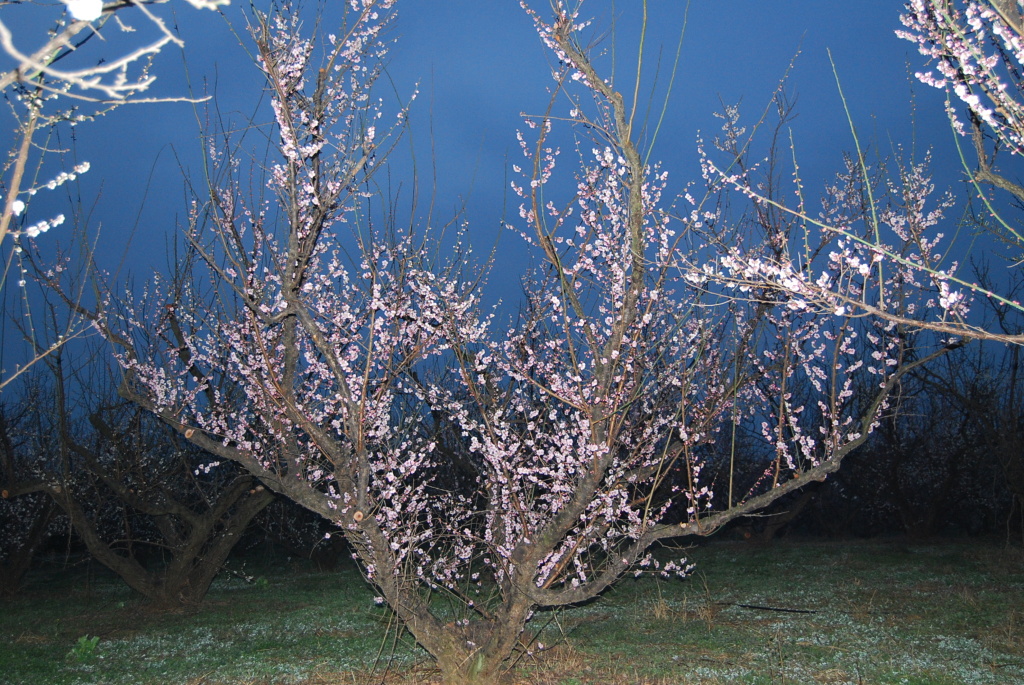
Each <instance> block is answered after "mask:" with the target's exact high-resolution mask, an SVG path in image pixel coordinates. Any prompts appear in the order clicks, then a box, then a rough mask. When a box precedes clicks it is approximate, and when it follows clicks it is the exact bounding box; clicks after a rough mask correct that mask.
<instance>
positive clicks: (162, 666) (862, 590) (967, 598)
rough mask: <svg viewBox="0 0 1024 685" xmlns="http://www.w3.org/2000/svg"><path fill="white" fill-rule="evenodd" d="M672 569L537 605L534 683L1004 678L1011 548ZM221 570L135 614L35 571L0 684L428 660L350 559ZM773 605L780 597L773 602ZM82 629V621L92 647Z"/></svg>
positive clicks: (404, 664)
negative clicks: (542, 608) (180, 608)
mask: <svg viewBox="0 0 1024 685" xmlns="http://www.w3.org/2000/svg"><path fill="white" fill-rule="evenodd" d="M688 556H689V558H690V560H691V561H692V562H695V563H696V564H697V570H696V572H695V574H694V575H693V576H691V577H690V578H689V579H687V580H685V581H679V580H660V579H655V578H641V579H632V578H629V579H625V580H623V582H621V583H620V584H619V585H617V586H616V587H614V588H613V589H612V590H611V591H609V592H607V593H606V594H605V595H604V596H602V597H601V598H599V599H598V600H596V601H594V602H590V603H588V604H587V605H585V606H579V607H573V608H568V609H563V610H559V611H554V612H539V613H538V615H537V616H536V617H535V619H534V621H533V623H532V624H531V626H530V627H531V629H532V630H534V631H538V635H537V640H538V641H539V642H542V643H544V644H545V649H544V650H542V651H540V653H539V654H536V655H535V656H533V657H530V658H529V659H524V660H522V661H521V662H520V663H519V664H518V665H517V666H516V669H515V671H514V672H513V673H512V674H511V680H512V681H513V682H522V683H543V684H544V685H584V684H588V685H589V684H595V685H596V684H598V683H600V684H602V685H603V684H622V685H626V684H640V683H650V684H652V685H667V684H669V683H672V684H675V683H704V684H708V685H711V684H719V683H720V684H723V685H724V684H726V683H751V684H761V683H764V684H768V683H772V684H775V683H779V684H782V683H821V684H829V685H839V684H840V683H857V684H860V683H867V684H879V685H883V684H889V683H892V684H894V685H895V684H902V683H906V684H908V685H925V684H928V685H945V684H948V685H963V684H968V683H992V684H998V685H1004V684H1009V683H1024V554H1022V553H1021V551H1020V550H1014V549H1009V550H1008V549H1004V548H1003V547H1001V546H999V545H991V544H984V543H978V542H975V543H967V542H947V543H935V544H911V543H906V542H901V541H871V542H842V543H839V542H808V541H798V542H793V543H790V542H784V543H779V544H776V545H772V546H767V547H757V546H752V545H749V544H747V543H732V542H712V543H711V544H707V545H704V546H701V547H697V548H695V549H692V550H689V551H688ZM257 573H259V574H260V577H261V578H262V579H264V580H261V581H260V582H258V583H255V584H246V583H244V582H242V581H241V580H239V579H237V578H236V577H233V576H228V575H224V576H222V577H221V578H220V579H219V580H218V582H217V583H216V584H215V586H214V588H213V590H212V591H211V593H210V596H209V598H208V601H207V603H206V604H205V605H204V607H203V610H202V611H201V612H200V613H199V614H196V615H187V614H167V613H154V612H151V611H148V610H147V608H146V606H145V605H144V604H142V603H140V602H139V601H138V600H136V599H135V598H134V597H133V596H132V595H131V593H130V592H129V591H128V590H127V589H125V588H124V587H123V586H122V585H121V584H120V583H119V582H118V581H117V580H116V579H114V578H110V577H108V576H106V575H104V574H100V573H97V572H92V574H91V575H89V574H83V573H78V574H68V573H63V574H56V573H49V574H38V575H37V576H36V577H34V578H33V581H32V582H31V583H30V585H29V586H28V587H27V588H26V590H25V592H24V593H23V595H22V596H21V597H20V598H18V599H16V600H14V601H12V602H9V603H7V604H6V605H3V606H2V607H0V645H2V647H0V682H3V683H11V684H12V685H13V684H22V683H23V684H25V685H37V684H38V685H42V684H44V683H45V684H46V685H51V684H64V683H66V684H68V685H71V684H79V683H81V684H85V683H102V684H104V685H106V684H109V685H115V684H120V683H125V684H131V685H136V684H148V683H153V684H157V683H159V684H161V685H163V684H173V683H181V684H183V685H216V684H228V683H230V684H232V685H235V684H246V685H257V684H258V685H263V684H270V683H274V684H276V683H296V684H302V685H327V684H328V683H331V684H341V683H352V684H354V685H363V684H364V683H387V684H388V685H391V684H399V683H400V684H403V685H405V684H414V683H415V684H418V683H430V682H434V681H436V679H437V674H436V672H435V671H434V670H433V669H432V667H431V666H430V662H429V660H428V659H427V658H426V657H425V655H424V654H423V653H422V651H420V650H419V649H418V648H417V647H416V646H415V645H414V644H413V643H412V642H411V640H410V639H409V638H408V636H407V635H401V634H400V633H399V631H397V630H395V627H394V626H393V624H391V623H390V620H389V612H388V611H387V610H385V609H383V608H381V607H378V606H376V605H375V604H374V602H373V592H372V591H371V590H370V589H369V588H368V587H366V585H365V583H363V581H362V579H361V578H360V577H359V574H358V573H357V572H356V571H355V570H351V569H350V570H347V571H341V572H336V573H331V574H327V573H317V572H314V571H312V570H311V569H310V568H309V567H307V566H305V565H302V564H294V563H293V564H290V565H286V564H282V565H280V566H277V567H274V566H267V567H265V568H261V569H258V570H257ZM784 610H788V611H784ZM83 636H90V637H99V641H98V642H97V643H96V645H95V648H94V649H85V648H82V647H80V646H79V645H80V638H82V637H83Z"/></svg>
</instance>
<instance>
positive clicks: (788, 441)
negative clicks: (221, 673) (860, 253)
mask: <svg viewBox="0 0 1024 685" xmlns="http://www.w3.org/2000/svg"><path fill="white" fill-rule="evenodd" d="M394 4H395V0H352V2H350V3H348V4H347V9H348V11H347V14H346V23H345V25H344V26H343V28H342V30H340V31H339V32H338V33H337V34H330V35H328V36H313V37H307V36H305V35H304V34H303V26H302V24H301V22H300V20H299V19H298V18H297V16H296V15H294V14H292V13H290V12H286V11H281V12H277V13H273V14H271V15H262V14H259V13H257V14H255V15H254V22H253V31H252V35H253V39H254V42H255V44H256V53H257V55H258V66H259V68H260V69H261V70H262V72H263V73H264V74H265V76H266V81H267V86H268V89H269V90H270V92H271V95H272V107H273V112H274V121H275V123H274V127H273V133H272V135H273V139H274V140H275V141H276V149H275V154H274V156H273V157H272V158H271V159H269V160H267V162H265V163H263V164H252V165H250V164H247V163H245V161H244V159H243V156H242V155H241V154H240V153H239V152H238V151H239V150H240V149H242V148H241V146H240V144H239V143H240V141H238V140H237V139H235V138H232V136H231V135H229V134H224V135H223V137H222V138H221V142H220V144H219V145H214V146H212V149H211V154H210V159H209V169H210V172H209V175H208V178H209V179H210V183H209V187H208V189H207V190H206V194H205V195H204V196H197V197H196V198H195V202H194V203H193V206H192V210H191V214H190V225H189V228H188V231H187V238H188V241H189V245H190V251H189V255H188V257H187V258H186V259H185V260H184V261H183V262H182V264H181V266H180V268H179V271H178V272H177V273H176V274H174V275H173V276H171V277H170V278H163V279H158V280H156V281H155V282H154V284H153V285H152V286H151V288H150V290H149V291H148V293H146V294H145V296H143V297H140V298H138V299H132V298H126V299H122V300H121V301H116V300H114V299H113V298H107V299H106V300H105V301H104V302H103V305H102V307H101V308H100V310H99V311H97V312H94V313H93V314H92V316H93V317H94V320H95V322H96V325H97V326H98V327H99V329H100V330H101V331H102V333H103V334H104V335H105V336H106V337H107V339H108V340H110V341H111V342H112V343H114V345H115V346H116V348H117V349H118V353H119V355H120V361H121V364H122V366H123V368H124V371H125V381H124V384H123V386H122V389H121V392H122V394H123V395H125V396H126V397H128V398H130V399H132V400H134V401H135V402H137V403H139V404H140V405H142V406H144V407H146V408H147V409H149V410H151V411H153V412H154V413H156V414H157V415H159V416H160V417H161V418H163V419H164V421H166V422H167V423H168V424H169V425H171V426H173V427H174V428H176V429H177V430H178V431H180V432H181V434H182V435H184V436H185V437H186V438H187V439H189V440H191V441H192V442H194V443H195V444H196V445H198V446H199V447H201V448H203V449H205V450H207V451H208V452H210V453H211V454H214V455H216V458H217V459H221V460H230V461H233V462H236V463H238V464H241V465H243V466H244V467H245V468H246V469H248V470H249V471H250V472H251V473H252V474H254V475H256V476H258V477H259V478H260V479H261V480H262V481H263V482H264V483H265V484H266V485H267V486H268V487H269V488H271V489H272V490H274V491H276V492H279V493H282V494H284V495H285V496H287V497H289V498H291V499H293V500H295V501H296V502H298V503H300V504H302V505H303V506H305V507H306V508H308V509H310V510H311V511H314V512H317V513H319V514H321V515H322V516H324V517H325V518H327V519H329V520H331V521H333V522H334V523H335V524H336V525H337V527H338V532H339V534H342V535H345V536H346V538H347V540H348V542H349V543H350V545H351V546H352V549H353V550H354V553H355V556H356V558H357V559H358V561H359V562H360V564H361V566H362V568H363V569H364V572H365V574H366V576H367V578H368V580H369V581H370V582H371V583H373V584H374V586H375V587H376V588H377V589H378V591H379V593H380V601H381V602H384V603H386V604H387V605H389V606H390V607H391V609H392V610H393V611H394V612H395V613H396V614H397V615H398V616H399V618H400V619H401V620H402V621H403V623H404V625H405V627H406V628H407V629H408V630H409V631H410V633H411V634H412V635H413V636H414V637H415V639H416V640H417V641H418V642H419V643H420V644H421V645H422V646H423V647H424V648H425V649H426V650H427V651H428V652H429V653H430V654H431V655H432V656H433V657H434V658H435V659H436V661H437V664H438V666H439V668H440V669H441V671H442V672H443V674H444V677H445V679H446V680H447V681H448V682H453V683H462V682H481V683H486V682H493V681H495V680H496V679H497V678H499V677H500V675H501V673H502V670H503V669H505V668H506V667H507V663H508V660H509V658H510V657H512V656H513V655H514V654H516V653H517V652H532V651H534V650H536V649H541V648H542V645H540V644H539V643H536V642H534V641H533V638H531V637H530V636H529V635H528V633H527V632H526V627H527V624H528V622H529V620H530V619H531V617H532V616H533V614H534V612H536V611H538V610H542V609H546V608H550V607H557V606H562V605H566V604H572V603H576V602H580V601H583V600H586V599H588V598H592V597H594V596H596V595H597V594H599V593H600V592H602V591H603V590H604V589H606V588H607V587H608V586H609V585H611V584H612V583H613V582H615V581H616V580H617V579H618V578H620V577H621V576H622V575H623V574H625V573H627V572H643V571H644V570H645V569H650V570H656V571H659V572H662V573H666V574H675V573H678V574H685V573H686V570H687V566H686V564H685V561H682V560H670V561H664V560H662V559H659V558H656V557H655V556H654V555H653V554H652V553H651V551H650V550H651V548H652V545H654V543H656V542H657V541H659V540H662V539H666V538H671V537H677V536H680V535H708V534H710V533H712V532H714V531H715V530H717V529H718V528H720V527H721V526H722V525H724V524H725V523H727V522H728V521H730V520H732V519H735V518H737V517H740V516H743V515H746V514H749V513H751V512H754V511H756V510H758V509H759V508H762V507H764V506H766V505H768V504H770V503H771V502H772V501H774V500H776V499H777V498H779V497H782V496H784V495H785V494H786V493H789V492H792V491H793V490H795V489H797V488H799V487H801V486H802V485H803V484H804V483H806V482H809V481H812V480H816V479H822V478H825V477H826V476H827V475H828V474H829V473H831V472H833V471H835V469H837V468H838V467H839V464H840V462H841V460H842V458H843V457H844V456H845V455H846V454H848V453H849V452H850V451H851V450H852V449H854V448H855V447H856V446H857V445H859V444H861V443H862V442H863V440H864V439H865V438H866V436H867V434H868V432H869V431H870V429H871V427H872V425H873V424H874V422H875V421H876V419H877V416H878V413H879V412H880V411H881V409H882V407H883V406H884V404H885V399H886V396H887V394H888V393H889V391H890V390H891V389H892V387H893V386H894V384H895V383H896V382H897V381H898V379H899V377H900V375H901V374H903V373H905V372H906V371H907V370H908V369H909V368H912V367H913V366H914V365H916V364H919V363H922V362H923V361H924V360H926V359H928V358H929V357H927V356H925V355H923V354H921V355H918V356H913V355H911V354H910V351H909V350H908V349H906V345H905V342H904V341H903V340H902V339H901V338H900V337H899V336H898V335H896V329H895V326H893V325H888V324H878V325H874V324H870V323H864V322H861V321H858V320H855V319H852V318H850V317H849V316H848V315H846V314H845V313H844V312H831V313H830V316H829V317H819V316H817V315H816V313H815V312H814V311H812V310H810V309H808V308H807V307H804V306H802V305H801V303H800V301H799V299H798V298H792V297H789V296H788V295H786V294H785V293H782V294H780V293H778V292H776V291H774V290H771V289H764V288H757V287H752V288H751V287H746V286H743V287H741V288H735V289H730V288H729V287H728V285H729V283H728V282H726V283H724V284H723V283H722V282H721V281H720V279H719V277H718V276H719V274H718V272H717V271H716V269H715V268H710V269H703V268H701V265H702V264H704V263H709V260H711V262H713V261H714V260H715V258H716V255H717V249H718V247H717V246H718V245H719V244H724V243H726V242H729V241H737V240H742V241H745V242H749V241H752V240H755V239H756V238H755V236H754V235H746V233H745V232H744V228H745V225H744V224H743V223H742V222H737V223H736V224H735V225H733V224H731V223H730V222H729V220H728V217H727V216H726V215H725V214H724V213H723V212H722V211H720V210H719V209H718V208H717V207H716V206H715V204H714V197H713V196H711V195H708V196H706V197H704V199H703V200H698V199H695V198H693V197H692V196H691V195H690V194H689V193H685V194H683V195H682V196H681V197H680V198H678V199H676V200H671V199H668V198H667V196H666V194H667V188H668V182H669V181H668V176H667V173H666V172H665V171H664V170H663V169H661V168H660V167H659V166H658V165H651V164H649V163H648V162H647V161H646V159H645V157H646V153H645V152H643V151H641V149H640V147H639V145H638V143H637V141H638V140H641V139H642V138H643V131H642V130H641V128H640V125H639V124H638V123H637V122H636V121H635V119H634V116H635V112H636V109H637V103H636V101H635V98H634V100H633V101H632V102H630V101H628V100H627V99H626V98H625V97H624V96H623V95H622V94H621V93H620V92H619V91H618V90H617V89H616V87H615V85H614V84H613V83H610V82H608V81H606V80H604V79H603V78H602V77H601V76H600V74H599V72H598V70H597V67H595V64H594V62H593V61H592V60H591V57H590V53H589V51H588V50H587V49H585V48H583V47H581V43H580V40H581V36H582V33H583V32H584V29H585V26H586V24H585V22H582V21H581V20H580V19H579V16H578V12H579V7H577V8H576V9H575V10H569V9H567V7H566V6H565V5H564V4H563V3H561V2H556V3H554V4H553V5H552V12H553V16H552V17H551V18H550V19H546V18H545V17H544V16H542V15H541V14H540V13H538V12H536V11H534V10H533V9H531V8H529V6H528V5H527V4H526V3H524V9H525V10H526V11H527V13H528V14H529V16H530V17H531V18H532V20H533V21H534V23H535V25H536V28H537V31H538V33H539V35H540V37H541V39H542V41H543V43H544V44H545V46H546V47H547V49H548V50H550V51H551V52H552V53H553V55H554V56H555V57H556V59H557V63H558V64H559V65H560V66H559V67H558V68H557V69H556V71H555V73H554V77H555V86H556V87H555V89H554V96H553V98H552V101H551V105H550V107H549V109H548V111H547V112H546V113H544V114H541V115H537V116H532V117H528V118H527V120H526V124H527V128H526V130H525V132H523V133H520V135H519V140H520V143H521V148H522V153H523V155H524V160H525V161H524V163H523V164H521V165H517V166H516V168H515V170H516V172H517V173H518V174H520V175H521V179H520V180H517V181H516V182H515V183H514V189H515V192H516V193H518V195H519V196H520V198H521V200H522V206H521V210H520V218H519V220H517V221H516V222H514V223H512V224H510V228H512V229H514V230H516V231H518V232H519V233H521V235H522V236H523V238H524V239H525V240H526V241H528V242H529V243H530V244H531V245H532V246H533V247H534V248H535V249H536V250H537V251H538V254H539V255H541V257H542V261H543V264H542V265H541V267H539V268H538V269H537V270H536V271H535V272H534V273H532V274H531V275H530V276H529V277H528V278H527V281H526V302H525V305H524V308H523V314H522V316H521V317H520V318H519V320H518V321H517V322H516V323H512V324H509V325H507V326H506V325H499V323H498V322H499V321H500V319H499V317H498V315H497V314H493V313H492V314H487V313H485V311H484V309H483V305H482V303H481V301H480V295H479V293H478V292H477V291H476V290H475V288H474V287H473V283H474V282H475V281H474V279H471V278H466V277H465V275H464V274H465V271H466V268H467V267H466V266H465V265H464V264H461V263H460V260H461V259H462V257H463V252H462V250H463V249H464V248H463V247H462V246H461V243H460V244H459V245H457V246H456V249H455V251H454V255H453V256H452V257H451V258H450V259H449V260H448V261H445V260H443V259H440V258H439V257H438V256H437V254H436V253H437V251H438V250H437V249H436V248H435V249H430V244H431V243H430V235H429V233H428V234H426V235H424V233H423V232H416V231H412V230H410V231H406V232H403V231H398V230H396V229H395V228H394V226H395V225H396V222H395V221H394V217H390V218H389V217H385V222H384V224H383V225H384V227H385V228H383V229H380V228H377V227H376V225H375V224H376V222H377V221H378V220H379V219H380V217H379V215H377V214H375V213H374V207H376V203H375V202H374V200H375V197H376V196H375V195H374V192H373V190H372V188H373V187H374V186H373V185H372V183H371V182H370V179H371V177H372V174H373V173H374V171H375V170H376V169H378V168H379V167H380V166H381V164H382V162H383V157H384V154H385V153H386V151H387V150H388V148H389V146H390V145H391V142H390V141H391V140H393V137H392V135H393V133H394V130H395V127H396V126H399V125H400V124H401V121H402V120H403V119H404V112H403V111H400V112H399V113H398V123H391V121H389V118H388V117H385V115H384V113H383V105H382V104H381V102H380V101H379V100H375V99H374V98H373V97H372V95H371V87H372V86H373V84H374V81H375V79H376V78H377V76H378V74H379V68H380V66H379V65H380V59H381V58H382V57H383V56H384V54H385V52H386V42H385V41H384V40H383V38H382V31H383V30H384V29H385V27H386V26H387V24H388V22H389V21H390V20H391V17H392V16H393V6H394ZM559 122H566V123H559ZM560 127H565V128H566V129H567V130H571V131H574V132H575V134H576V135H577V136H578V137H577V138H576V140H577V153H578V156H579V160H578V165H577V164H576V163H573V164H572V165H571V166H572V172H571V173H570V174H568V176H569V177H570V178H571V179H572V180H571V182H570V183H569V185H568V187H567V186H566V183H565V182H564V181H563V180H562V176H563V175H562V174H561V169H562V163H561V162H560V160H561V153H560V149H559V143H558V140H559V135H560V134H559V130H560ZM569 140H571V138H570V139H569ZM264 187H265V188H268V189H269V191H270V193H269V195H266V194H265V193H264V192H263V190H262V189H263V188H264ZM253 189H255V190H253ZM556 198H557V199H556ZM382 204H383V205H384V206H389V205H388V204H387V203H382ZM680 206H685V210H680ZM758 249H759V250H760V251H761V254H764V255H766V256H771V255H775V256H776V257H778V256H779V255H780V254H781V253H780V251H779V246H778V244H775V243H771V242H769V243H766V244H765V245H763V246H761V247H759V248H758ZM851 287H852V286H851ZM861 339H870V340H871V344H872V345H873V350H874V354H873V355H869V356H868V358H867V359H863V358H862V356H861V354H860V349H861V348H860V340H861ZM941 353H942V350H939V351H937V352H935V353H934V354H941ZM438 367H447V368H448V369H449V372H448V373H447V374H441V375H436V374H434V373H433V370H435V369H437V368H438ZM858 375H866V376H867V377H868V378H870V379H871V383H872V387H873V389H874V392H873V395H872V399H871V402H870V403H869V406H868V407H867V408H866V409H864V410H863V411H859V412H856V413H855V412H854V411H853V409H852V407H853V405H852V403H851V401H850V400H851V397H852V395H853V387H854V382H855V379H856V378H857V376H858ZM796 385H800V386H801V387H808V388H812V389H813V395H812V401H813V405H807V404H804V403H798V402H796V401H795V396H794V395H793V393H792V388H793V387H795V386H796ZM738 423H749V424H753V425H756V426H758V430H759V431H760V433H761V436H762V438H763V439H764V440H765V441H767V443H768V444H769V445H770V452H771V454H772V455H773V456H772V458H771V459H769V460H767V461H766V462H765V464H764V473H763V475H762V477H761V478H760V479H759V480H758V481H757V482H756V483H755V484H754V485H753V487H751V488H743V489H742V490H741V489H740V488H738V487H737V488H736V489H735V490H734V489H733V487H732V483H731V481H730V482H728V483H726V482H715V481H714V479H713V476H712V475H711V474H710V470H708V469H706V468H705V467H706V466H707V455H708V454H709V452H708V451H706V450H704V449H703V448H704V447H705V446H707V445H708V444H710V443H711V442H713V441H714V440H716V439H726V438H727V436H728V429H729V426H735V425H737V424H738ZM723 428H724V429H725V430H723ZM209 468H211V469H215V468H218V465H217V464H216V463H213V464H210V465H209ZM453 474H454V475H453ZM716 488H720V489H725V490H726V491H727V493H726V505H725V506H720V507H717V508H715V507H712V506H711V503H712V500H713V496H714V492H715V489H716ZM438 597H443V598H447V599H448V600H449V601H440V600H439V599H438ZM452 606H454V607H455V610H454V612H453V610H452Z"/></svg>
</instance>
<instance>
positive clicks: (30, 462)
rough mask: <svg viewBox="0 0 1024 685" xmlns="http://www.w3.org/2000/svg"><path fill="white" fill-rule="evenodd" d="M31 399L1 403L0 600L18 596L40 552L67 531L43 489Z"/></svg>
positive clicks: (29, 396)
mask: <svg viewBox="0 0 1024 685" xmlns="http://www.w3.org/2000/svg"><path fill="white" fill-rule="evenodd" d="M31 399H32V397H31V395H27V396H26V398H23V400H22V401H18V402H13V401H9V402H5V403H3V404H2V405H0V598H10V597H14V596H16V595H17V592H18V590H19V589H20V588H21V585H22V582H23V580H24V578H25V575H26V574H27V573H28V571H29V569H30V568H31V567H32V563H33V561H34V559H35V557H36V554H37V553H38V552H40V551H41V550H42V549H44V548H45V547H46V545H47V543H48V542H50V541H51V540H52V539H53V538H54V537H55V536H57V535H59V534H60V533H61V532H66V531H67V520H66V518H65V517H64V516H62V515H61V513H60V510H59V508H58V507H57V506H56V504H55V503H54V501H53V499H51V498H50V497H49V496H48V495H47V494H46V493H45V492H44V491H43V489H42V487H41V478H40V474H41V472H42V470H43V468H44V465H43V464H42V463H40V461H41V460H40V459H39V458H38V457H39V455H38V453H36V452H35V451H34V450H32V449H31V447H32V446H33V443H34V442H35V441H34V440H33V439H32V436H34V435H35V434H36V431H35V430H34V429H35V428H36V426H33V425H32V419H33V418H34V414H33V412H32V411H31V407H32V405H31ZM27 448H28V449H27Z"/></svg>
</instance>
